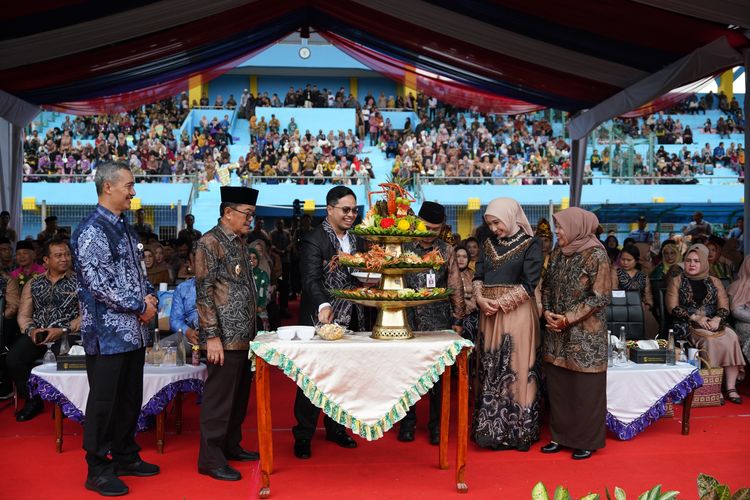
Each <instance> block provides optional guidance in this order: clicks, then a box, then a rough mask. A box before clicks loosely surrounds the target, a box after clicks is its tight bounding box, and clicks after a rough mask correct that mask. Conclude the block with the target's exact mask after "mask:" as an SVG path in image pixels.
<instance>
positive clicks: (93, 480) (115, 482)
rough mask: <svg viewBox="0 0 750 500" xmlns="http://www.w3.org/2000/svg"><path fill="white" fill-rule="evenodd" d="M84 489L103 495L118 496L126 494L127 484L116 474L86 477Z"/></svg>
mask: <svg viewBox="0 0 750 500" xmlns="http://www.w3.org/2000/svg"><path fill="white" fill-rule="evenodd" d="M86 489H87V490H91V491H95V492H97V493H99V494H100V495H101V496H104V497H119V496H122V495H127V493H128V491H129V490H128V487H127V485H126V484H125V483H123V482H122V481H121V480H120V479H119V478H118V477H116V476H98V477H87V478H86Z"/></svg>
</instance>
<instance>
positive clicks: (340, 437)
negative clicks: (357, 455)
mask: <svg viewBox="0 0 750 500" xmlns="http://www.w3.org/2000/svg"><path fill="white" fill-rule="evenodd" d="M326 440H328V441H333V442H334V443H336V444H337V445H339V446H341V447H342V448H356V447H357V442H356V441H355V440H354V439H352V438H351V437H349V435H348V434H347V433H345V432H340V433H338V434H326Z"/></svg>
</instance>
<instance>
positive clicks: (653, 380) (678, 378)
mask: <svg viewBox="0 0 750 500" xmlns="http://www.w3.org/2000/svg"><path fill="white" fill-rule="evenodd" d="M694 371H696V368H695V367H694V366H693V365H689V364H687V363H677V364H676V365H675V366H667V365H659V364H654V365H650V364H642V365H638V364H635V363H631V364H629V365H628V366H627V367H613V368H609V369H608V370H607V411H608V412H609V413H610V414H611V415H612V416H613V417H615V418H616V419H617V420H619V421H620V422H622V423H623V424H625V425H627V424H629V423H631V422H632V421H633V420H635V419H637V418H639V417H641V416H642V415H643V414H644V413H646V412H647V411H648V410H649V409H650V408H651V407H652V406H654V405H655V404H656V403H657V402H658V401H659V400H660V399H661V398H663V397H664V395H665V394H666V393H668V392H669V391H671V390H672V389H673V388H674V387H675V386H676V385H677V384H679V383H680V382H682V381H683V380H685V379H686V378H687V377H689V376H690V374H692V373H693V372H694Z"/></svg>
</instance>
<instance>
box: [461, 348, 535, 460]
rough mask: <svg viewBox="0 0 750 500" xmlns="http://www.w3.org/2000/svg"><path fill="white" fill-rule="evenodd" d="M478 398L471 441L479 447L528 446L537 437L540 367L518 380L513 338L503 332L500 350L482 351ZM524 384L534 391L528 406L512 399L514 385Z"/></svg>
mask: <svg viewBox="0 0 750 500" xmlns="http://www.w3.org/2000/svg"><path fill="white" fill-rule="evenodd" d="M476 354H477V355H479V356H481V357H482V363H481V366H482V367H481V380H482V386H481V388H480V391H481V392H480V397H479V401H477V402H476V408H475V410H474V441H475V442H476V443H477V445H479V446H481V447H482V448H492V449H498V450H500V449H515V448H519V449H528V447H529V446H530V445H531V444H533V443H534V442H536V441H538V440H539V427H540V407H539V405H540V403H539V375H538V374H539V366H538V363H536V364H535V366H533V367H531V368H530V370H529V375H528V379H527V380H519V378H518V374H517V373H516V371H515V370H514V369H513V367H512V365H511V356H512V355H513V338H512V337H511V335H503V340H502V342H501V344H500V347H499V349H497V350H495V351H487V352H482V351H481V350H478V351H477V352H476ZM517 384H526V385H527V387H526V388H525V389H526V390H530V391H533V392H534V394H535V395H534V398H533V402H532V404H531V405H530V406H523V405H521V404H520V403H519V402H518V401H516V400H515V398H514V396H513V394H514V390H513V386H514V385H517Z"/></svg>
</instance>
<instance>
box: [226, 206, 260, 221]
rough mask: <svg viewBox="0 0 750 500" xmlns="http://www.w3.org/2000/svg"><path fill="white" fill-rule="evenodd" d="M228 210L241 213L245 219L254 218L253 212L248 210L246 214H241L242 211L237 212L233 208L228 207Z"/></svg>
mask: <svg viewBox="0 0 750 500" xmlns="http://www.w3.org/2000/svg"><path fill="white" fill-rule="evenodd" d="M229 208H231V209H232V210H234V211H235V212H239V213H241V214H242V215H244V216H245V218H246V219H252V218H253V217H255V212H253V211H252V210H248V211H247V212H243V211H242V210H237V209H236V208H234V207H229Z"/></svg>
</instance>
